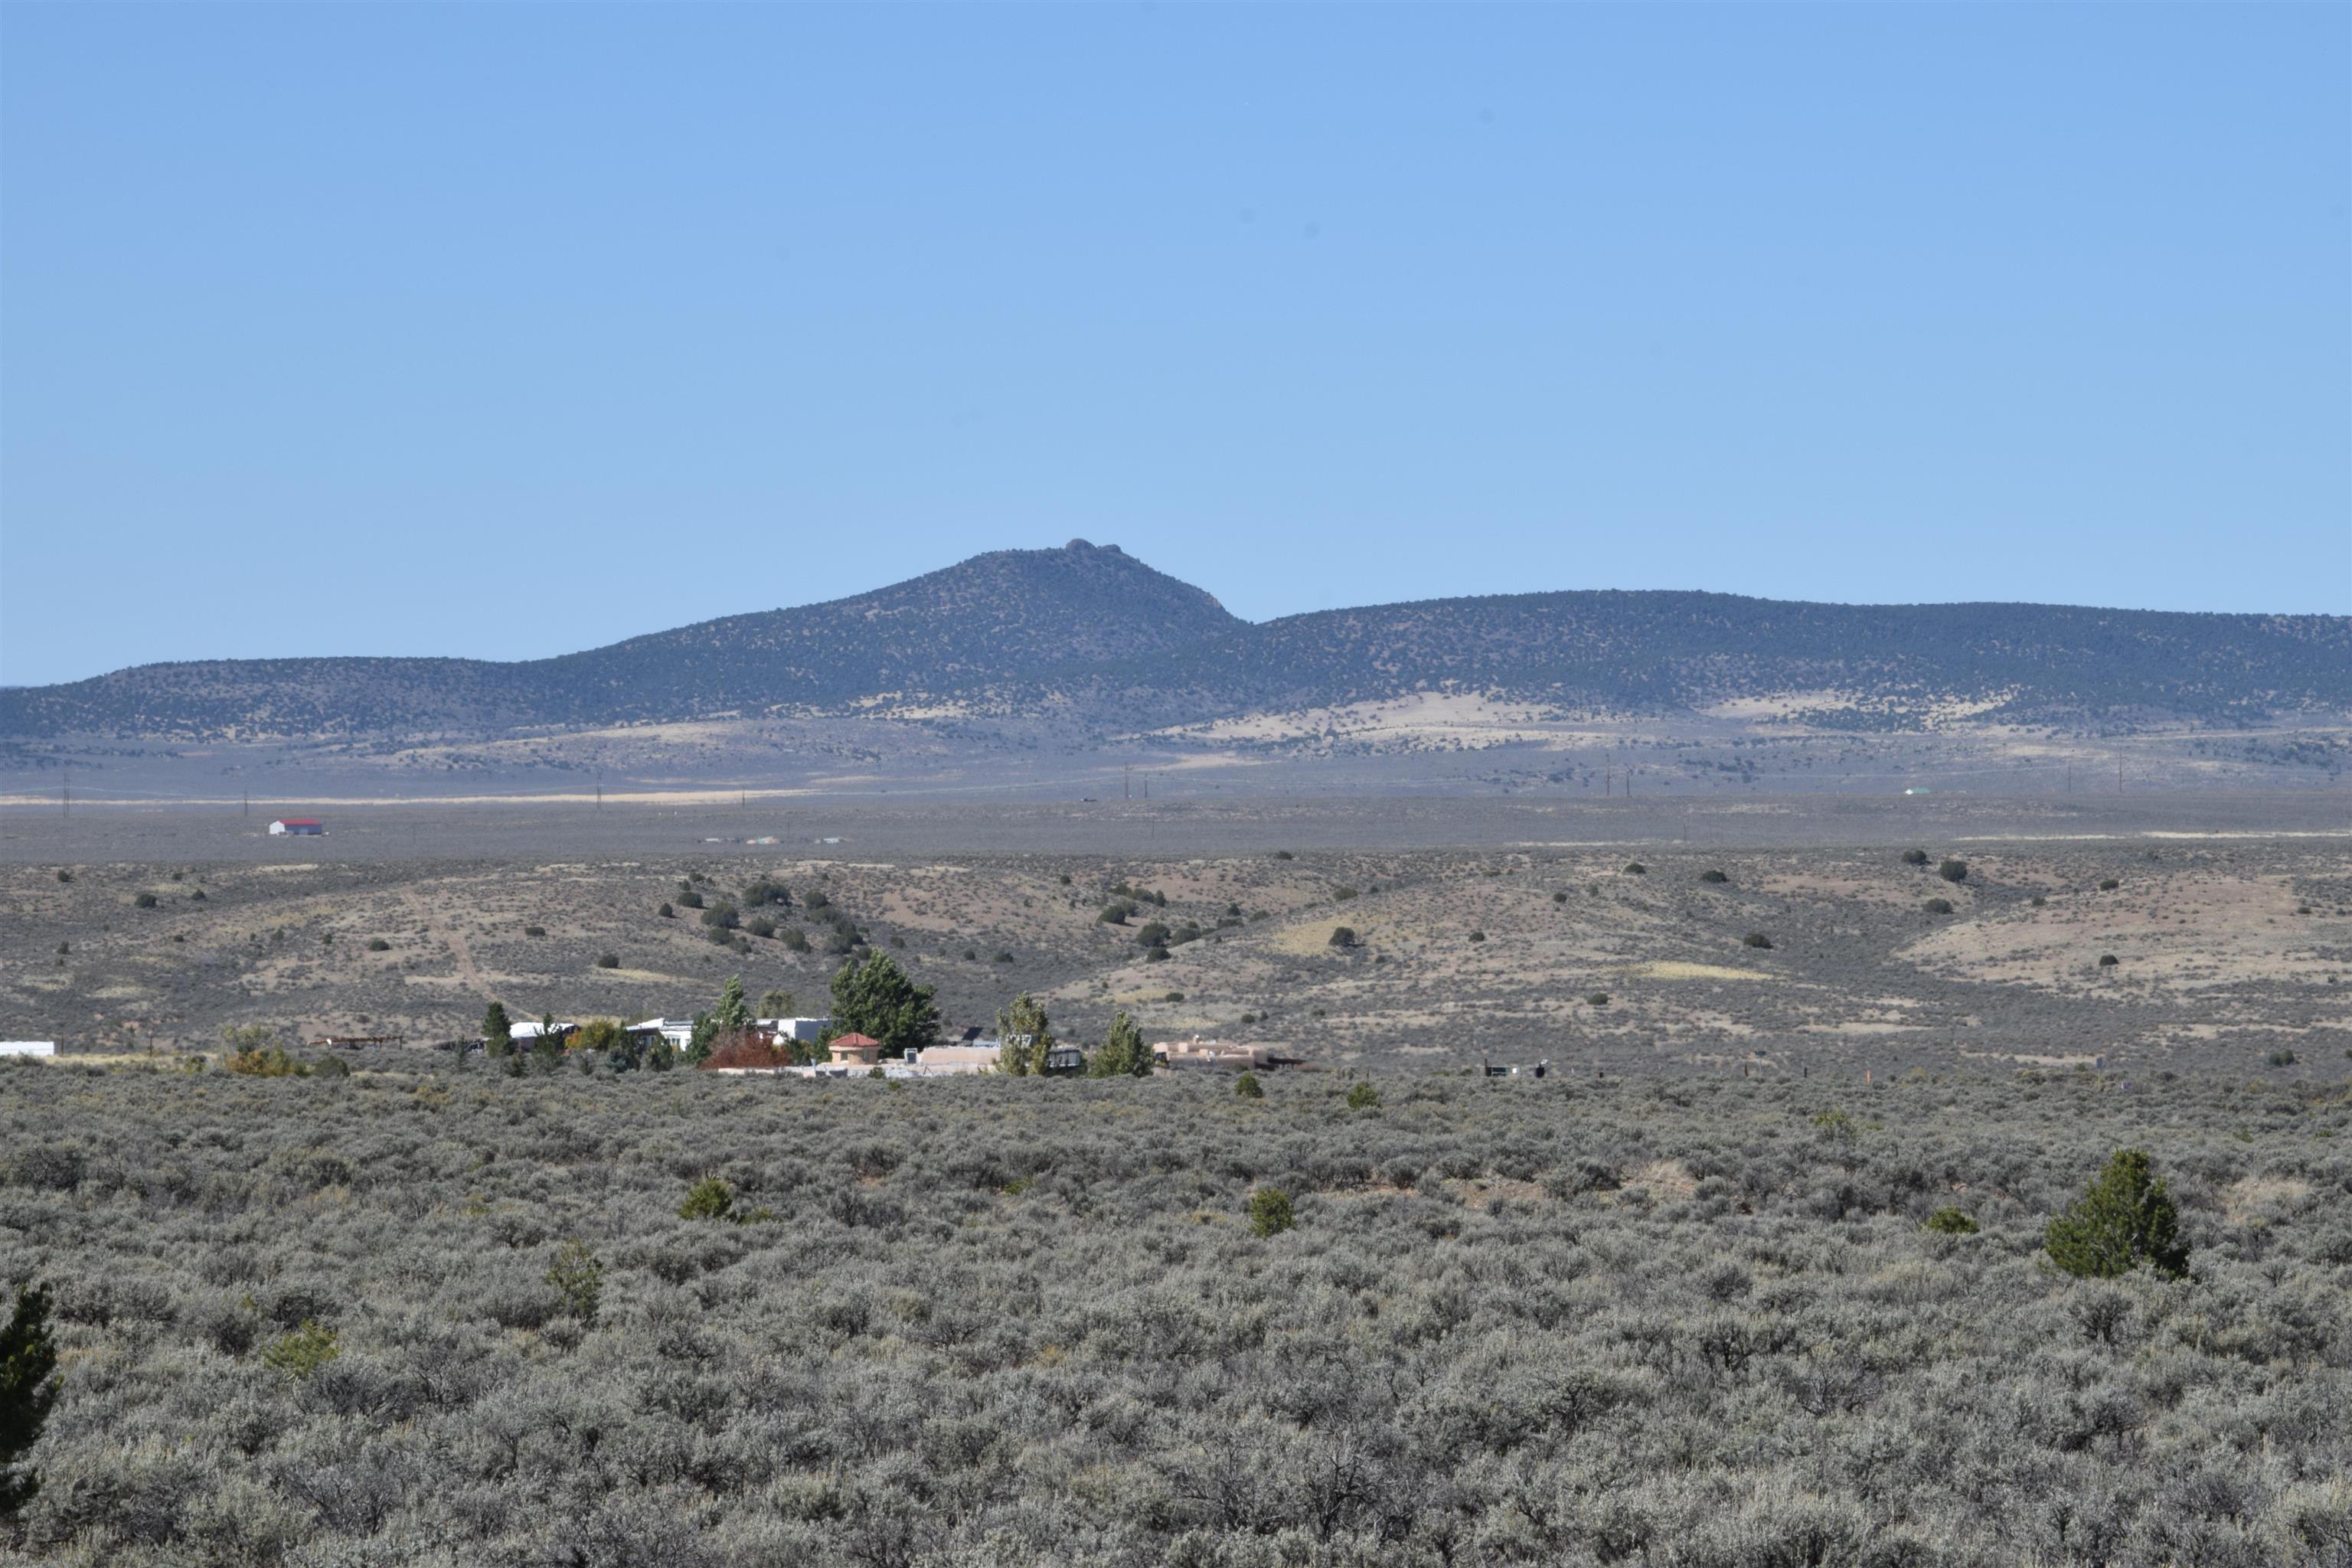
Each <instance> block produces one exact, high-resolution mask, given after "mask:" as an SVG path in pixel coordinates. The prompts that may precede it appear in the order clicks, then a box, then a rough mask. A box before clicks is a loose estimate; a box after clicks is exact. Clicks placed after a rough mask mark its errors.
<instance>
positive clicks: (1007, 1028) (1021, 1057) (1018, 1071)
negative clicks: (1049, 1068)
mask: <svg viewBox="0 0 2352 1568" xmlns="http://www.w3.org/2000/svg"><path fill="white" fill-rule="evenodd" d="M996 1037H997V1038H998V1039H999V1040H1000V1041H1002V1042H1003V1045H1002V1046H1001V1047H999V1049H998V1051H997V1054H996V1070H997V1071H999V1072H1001V1073H1003V1074H1004V1075H1006V1076H1007V1077H1009V1078H1027V1077H1028V1076H1029V1075H1030V1074H1032V1073H1035V1072H1042V1071H1044V1070H1045V1053H1046V1052H1047V1051H1049V1050H1051V1049H1053V1047H1054V1024H1053V1020H1052V1019H1050V1018H1048V1017H1047V1016H1045V1005H1044V1004H1043V1003H1040V1002H1038V1001H1037V1000H1036V999H1035V998H1034V997H1033V996H1031V995H1030V994H1029V993H1027V992H1026V991H1024V992H1023V993H1021V994H1020V995H1018V996H1015V997H1014V998H1013V1005H1011V1006H1010V1007H1006V1008H1003V1009H1002V1010H1000V1011H999V1012H998V1013H997V1015H996Z"/></svg>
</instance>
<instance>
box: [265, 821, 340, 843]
mask: <svg viewBox="0 0 2352 1568" xmlns="http://www.w3.org/2000/svg"><path fill="white" fill-rule="evenodd" d="M269 836H270V837H272V838H324V837H326V836H327V825H326V824H325V823H323V822H320V820H319V819H318V818H317V817H315V816H281V817H279V818H278V820H277V821H275V822H273V823H271V824H270V825H269Z"/></svg>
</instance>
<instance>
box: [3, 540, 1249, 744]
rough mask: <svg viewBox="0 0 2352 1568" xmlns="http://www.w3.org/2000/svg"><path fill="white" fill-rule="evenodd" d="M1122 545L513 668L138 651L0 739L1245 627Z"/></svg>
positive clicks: (954, 673) (918, 682) (665, 695)
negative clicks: (135, 658)
mask: <svg viewBox="0 0 2352 1568" xmlns="http://www.w3.org/2000/svg"><path fill="white" fill-rule="evenodd" d="M1245 625H1246V623H1244V622H1243V621H1241V620H1240V619H1238V618H1237V617H1235V616H1233V615H1231V614H1230V613H1228V612H1227V611H1226V609H1225V607H1224V606H1223V605H1220V604H1218V603H1217V601H1216V600H1215V599H1214V598H1213V597H1211V596H1210V595H1207V594H1205V593H1203V592H1202V591H1201V590H1200V589H1198V588H1195V587H1192V586H1191V585H1189V584H1184V583H1180V582H1178V581H1177V580H1176V579H1175V578H1173V577H1170V576H1168V575H1166V574H1163V573H1160V572H1155V571H1153V570H1152V569H1151V568H1150V567H1149V566H1146V565H1144V564H1143V563H1141V562H1139V561H1138V560H1136V559H1135V558H1134V557H1133V556H1131V555H1129V554H1127V553H1126V552H1123V551H1122V550H1120V549H1119V548H1118V546H1117V545H1115V544H1112V545H1099V546H1097V545H1094V544H1089V543H1087V542H1086V541H1085V540H1082V539H1074V540H1072V541H1071V542H1069V543H1068V544H1067V545H1065V546H1064V547H1063V548H1062V549H1059V550H1000V551H995V552H991V553H989V554H985V555H975V556H973V557H972V558H971V560H969V561H965V562H963V563H961V564H959V565H955V566H950V567H948V568H946V569H945V570H943V571H939V572H932V573H929V574H925V575H923V576H920V577H917V578H913V579H911V580H910V581H908V582H904V583H899V584H894V585H892V586H890V587H887V588H881V589H877V590H876V591H875V592H873V593H870V594H860V595H856V596H854V597H851V598H846V599H835V600H834V601H832V602H830V603H828V604H821V605H804V606H802V607H801V608H798V609H779V610H762V611H758V612H754V613H752V614H749V615H740V616H725V617H723V618H721V619H719V620H714V621H703V622H700V623H698V624H697V625H694V626H681V627H679V628H678V629H677V630H675V631H667V632H656V633H653V634H650V635H648V636H646V637H631V638H630V639H628V640H627V641H625V642H619V643H614V644H613V645H611V646H610V647H600V648H593V649H590V650H589V651H587V652H584V653H574V654H564V655H562V656H560V657H557V658H544V659H530V660H524V661H521V662H518V663H512V664H499V663H492V662H488V661H485V660H479V659H455V658H447V659H436V658H263V659H215V660H207V661H202V662H195V663H179V664H149V665H140V666H138V667H136V668H131V669H124V670H118V671H116V672H114V673H113V674H110V675H101V676H98V677H95V678H93V679H89V680H78V681H73V682H70V683H68V684H64V685H58V686H44V687H26V688H19V689H13V690H0V735H18V736H35V735H68V734H70V735H111V736H119V737H125V738H130V737H143V738H154V739H173V740H185V741H199V740H240V739H242V740H251V739H262V738H291V739H306V740H315V739H325V738H347V737H353V736H363V735H398V734H449V733H463V732H469V731H474V732H482V731H495V730H500V729H510V728H516V727H531V726H562V725H574V724H605V723H625V722H630V721H648V720H676V719H689V718H703V717H710V716H715V715H719V714H728V713H745V712H755V711H764V710H774V709H841V708H851V707H856V706H858V705H860V704H865V703H871V702H872V701H873V700H877V699H890V698H901V699H905V698H915V697H921V696H944V697H954V698H972V697H986V696H988V695H989V694H991V693H992V692H994V691H995V690H996V689H999V688H1012V689H1024V690H1030V691H1034V690H1038V689H1045V688H1048V687H1050V686H1051V685H1052V684H1053V683H1054V682H1055V680H1056V679H1057V678H1058V677H1059V676H1060V675H1061V674H1062V673H1063V672H1066V671H1069V670H1072V669H1084V668H1094V667H1096V666H1098V665H1101V664H1103V663H1105V662H1107V661H1110V660H1113V659H1115V658H1118V657H1120V656H1122V655H1131V654H1137V653H1150V652H1153V651H1156V650H1160V649H1164V648H1168V647H1174V646H1177V645H1179V644H1183V643H1190V642H1197V641H1201V640H1202V639H1205V638H1210V637H1216V636H1218V635H1220V634H1222V633H1225V632H1229V631H1234V630H1237V629H1240V628H1242V627H1244V626H1245Z"/></svg>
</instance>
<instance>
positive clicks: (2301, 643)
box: [1139, 592, 2352, 729]
mask: <svg viewBox="0 0 2352 1568" xmlns="http://www.w3.org/2000/svg"><path fill="white" fill-rule="evenodd" d="M1155 662H1156V665H1157V676H1158V679H1159V680H1160V683H1161V684H1164V685H1166V686H1169V687H1171V688H1177V689H1191V690H1192V691H1195V692H1197V693H1199V694H1200V699H1201V700H1202V702H1203V703H1204V704H1205V705H1206V706H1207V707H1209V708H1211V709H1213V710H1216V711H1219V712H1246V711H1267V710H1272V711H1283V710H1297V709H1302V708H1321V707H1335V706H1340V705H1344V704H1348V703H1354V702H1365V701H1374V700H1381V699H1383V698H1387V697H1391V696H1394V695H1397V694H1399V693H1402V692H1410V691H1413V690H1417V689H1448V688H1451V689H1466V690H1477V691H1487V692H1493V693H1496V694H1500V695H1507V696H1511V697H1516V698H1520V699H1523V700H1536V701H1543V702H1549V703H1553V704H1557V705H1559V706H1563V707H1568V708H1573V709H1583V710H1599V711H1618V712H1661V711H1672V710H1691V709H1705V708H1707V707H1711V706H1714V705H1717V704H1723V703H1727V702H1738V701H1743V700H1765V699H1774V700H1780V706H1781V707H1782V709H1783V710H1785V711H1788V712H1790V713H1791V714H1793V715H1797V716H1801V717H1805V718H1809V719H1811V721H1814V722H1816V723H1822V724H1825V725H1829V726H1832V727H1836V728H1842V729H1883V728H1890V727H1908V726H1911V725H1914V724H1917V723H1921V722H1924V721H1930V720H1932V719H1936V718H1938V717H1943V716H1946V715H1948V714H1950V713H1951V712H1953V711H1955V710H1973V711H1975V712H1977V713H1980V714H1982V715H1984V716H1986V717H1990V718H1994V719H1999V720H2004V721H2025V722H2045V723H2058V724H2073V723H2096V722H2101V721H2112V720H2115V719H2117V718H2126V717H2140V716H2152V715H2160V716H2165V717H2170V718H2179V719H2202V720H2220V719H2225V718H2256V717H2263V716H2268V715H2270V714H2273V713H2277V712H2283V711H2294V710H2306V709H2314V708H2317V709H2335V710H2340V709H2342V708H2344V707H2345V706H2347V704H2352V619H2347V618H2346V617H2342V616H2217V615H2188V614H2179V613H2168V612H2160V611H2147V610H2105V609H2085V608H2078V607H2074V606H2069V605H2002V604H1983V605H1815V604H1803V603H1790V602H1784V601H1778V600H1772V599H1751V598H1743V597H1739V596H1737V595H1728V594H1697V593H1619V592H1593V593H1558V594H1518V595H1496V596H1493V597H1482V598H1464V599H1433V600H1426V601H1423V602H1419V603H1412V604H1402V605H1380V606H1377V607H1372V608H1367V609H1349V610H1331V611H1325V612H1322V613H1319V614H1315V615H1306V616H1289V617H1286V618H1285V619H1282V620H1277V621H1272V622H1268V623H1266V624H1265V625H1263V626H1243V627H1240V628H1238V629H1236V630H1234V631H1233V632H1230V633H1228V634H1226V635H1225V636H1224V637H1220V638H1218V639H1216V640H1214V641H1213V642H1208V643H1203V644H1199V645H1195V646H1193V647H1187V648H1184V649H1181V650H1179V651H1177V652H1176V653H1174V654H1172V655H1170V656H1169V657H1167V658H1165V659H1162V660H1159V661H1155ZM1139 673H1140V671H1139Z"/></svg>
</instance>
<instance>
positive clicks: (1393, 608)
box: [0, 541, 2352, 740]
mask: <svg viewBox="0 0 2352 1568" xmlns="http://www.w3.org/2000/svg"><path fill="white" fill-rule="evenodd" d="M1431 691H1460V692H1470V693H1476V694H1479V695H1482V696H1500V697H1506V698H1510V699H1514V700H1523V701H1528V702H1533V703H1537V704H1540V705H1545V706H1549V707H1552V708H1558V709H1564V710H1579V711H1584V710H1602V711H1612V712H1646V713H1672V712H1677V711H1687V710H1699V709H1707V708H1711V707H1715V706H1717V705H1720V704H1723V703H1727V702H1735V701H1738V700H1761V701H1762V702H1763V703H1764V705H1765V706H1766V707H1767V708H1769V709H1770V710H1774V711H1780V712H1787V713H1790V714H1793V715H1795V716H1799V717H1802V718H1806V719H1809V720H1811V721H1813V722H1816V723H1821V724H1825V725H1828V726H1830V727H1835V728H1847V729H1861V730H1875V729H1888V728H1916V727H1919V726H1921V725H1925V724H1930V723H1936V722H1942V721H1950V720H1953V719H1956V718H1963V717H1982V718H1989V719H1992V720H1996V721H2025V722H2036V723H2053V724H2060V725H2086V724H2104V723H2113V722H2119V721H2138V720H2142V719H2149V718H2156V719H2185V720H2191V721H2224V720H2226V721H2253V720H2259V719H2261V718H2263V717H2265V716H2269V715H2273V714H2280V713H2293V712H2305V711H2312V710H2319V711H2325V712H2328V713H2331V714H2333V713H2343V712H2347V711H2352V617H2344V616H2204V615H2182V614H2170V613H2160V612H2154V611H2137V610H2098V609H2081V608H2071V607H2066V606H2053V605H1875V606H1874V605H1815V604H1797V603H1782V602H1779V601H1774V600H1769V599H1748V598H1739V597H1735V596H1732V595H1721V594H1694V593H1597V592H1596V593H1561V594H1528V595H1507V596H1499V597H1493V598H1465V599H1436V600H1428V601H1424V602H1421V603H1415V604H1405V605H1382V606H1378V607H1375V608H1369V609H1352V610H1333V611H1327V612H1321V613H1318V614H1314V615H1307V616H1290V617H1287V618H1286V619H1282V620H1277V621H1273V622H1269V623H1267V624H1265V625H1251V624H1249V623H1246V622H1244V621H1241V620H1238V619H1236V618H1235V617H1234V616H1231V615H1229V614H1228V613H1227V612H1226V611H1225V610H1224V608H1223V606H1222V605H1219V604H1218V603H1217V601H1216V600H1215V599H1213V598H1212V597H1211V596H1210V595H1207V594H1206V593H1203V592H1202V590H1200V589H1198V588H1194V587H1192V586H1190V585H1188V584H1183V583H1180V582H1178V581H1176V580H1175V579H1174V578H1171V577H1169V576H1166V575H1164V574H1160V573H1159V572H1155V571H1153V570H1152V569H1151V568H1150V567H1149V566H1146V565H1144V564H1143V563H1140V562H1139V561H1137V560H1135V559H1134V558H1133V557H1131V556H1129V555H1127V554H1126V553H1124V552H1121V551H1120V550H1119V549H1118V547H1117V546H1115V545H1106V546H1100V547H1097V546H1095V545H1091V544H1087V543H1086V542H1084V541H1073V542H1071V543H1070V544H1068V545H1067V546H1066V547H1064V548H1063V549H1060V550H1032V551H999V552H994V553H992V554H987V555H980V556H975V557H973V558H972V559H971V560H969V561H966V562H964V563H961V564H960V565H956V566H952V567H949V568H947V569H946V570H944V571H940V572H934V573H930V574H927V575H925V576H921V577H917V578H914V579H912V580H910V581H908V582H905V583H900V584H896V585H895V586H892V587H888V588H883V589H879V590H877V591H876V592H874V593H871V594H865V595H858V596H856V597H854V598H849V599H841V600H836V601H834V602H833V603H830V604H824V605H808V606H804V607H803V608H799V609H784V610H768V611H761V612H759V613H757V614H752V615H742V616H728V617H725V618H723V619H719V620H713V621H706V622H702V623H700V624H698V625H696V626H686V627H682V628H680V629H678V630H676V631H668V632H660V633H656V634H654V635H651V636H647V637H633V638H631V639H629V640H628V641H626V642H622V643H615V644H614V645H612V646H610V647H601V648H595V649H592V650H589V651H586V652H583V653H575V654H567V655H563V656H562V657H559V658H547V659H539V660H533V661H528V662H523V663H516V664H494V663H485V662H481V661H474V660H462V659H416V658H305V659H258V660H249V661H235V660H215V661H210V662H202V663H188V664H163V665H147V666H142V667H139V668H132V669H126V670H121V671H118V672H116V673H114V674H111V675H106V676H100V677H97V678H95V679H89V680H83V681H77V682H74V683H71V684H68V685H62V686H54V687H37V688H29V689H13V690H0V734H5V735H9V736H20V737H23V736H44V735H81V736H112V737H121V738H159V739H173V740H212V739H263V738H285V739H293V740H320V739H350V738H364V737H374V736H417V735H448V734H461V733H462V734H471V733H481V732H487V731H499V730H510V729H516V728H523V729H530V728H548V729H561V728H564V727H567V726H584V725H598V724H609V723H626V722H637V721H678V720H689V719H698V718H711V717H718V716H724V715H755V714H766V713H772V712H778V711H782V712H786V713H824V714H835V715H850V716H855V715H858V714H863V713H869V712H876V711H887V712H891V713H896V714H902V715H913V716H918V717H930V718H946V719H950V720H960V719H961V718H962V717H964V716H966V715H968V714H972V713H979V714H984V715H988V716H992V717H997V718H1003V719H1011V720H1021V721H1037V722H1051V723H1054V724H1055V725H1057V726H1060V727H1061V728H1063V729H1064V730H1066V731H1074V732H1076V733H1080V734H1084V733H1087V732H1094V733H1097V734H1100V733H1103V732H1106V731H1118V730H1126V729H1133V728H1136V727H1143V726H1168V725H1185V724H1198V723H1204V722H1209V721H1216V720H1220V719H1231V718H1235V717H1241V716H1246V715H1250V714H1255V713H1264V712H1295V711H1297V710H1303V709H1315V708H1326V707H1334V706H1344V705H1347V704H1350V703H1357V702H1366V701H1378V700H1383V699H1391V698H1395V697H1399V696H1403V695H1410V694H1413V693H1420V692H1431Z"/></svg>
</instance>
